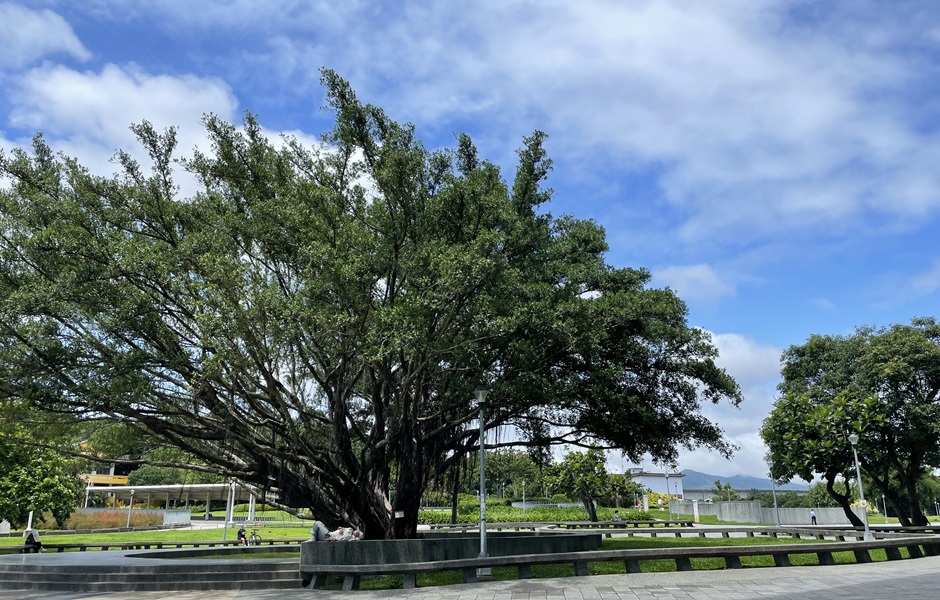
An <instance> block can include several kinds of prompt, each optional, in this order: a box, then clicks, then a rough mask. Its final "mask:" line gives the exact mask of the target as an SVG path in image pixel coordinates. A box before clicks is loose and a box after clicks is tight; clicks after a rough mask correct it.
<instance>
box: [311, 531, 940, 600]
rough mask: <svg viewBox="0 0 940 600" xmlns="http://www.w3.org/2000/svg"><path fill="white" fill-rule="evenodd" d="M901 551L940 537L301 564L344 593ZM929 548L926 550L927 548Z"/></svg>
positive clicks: (938, 548)
mask: <svg viewBox="0 0 940 600" xmlns="http://www.w3.org/2000/svg"><path fill="white" fill-rule="evenodd" d="M901 548H907V549H908V553H909V555H910V557H911V558H920V557H922V556H924V555H927V556H937V555H940V539H938V538H932V537H919V538H903V539H899V538H892V539H880V540H874V541H869V542H826V543H822V544H818V543H809V544H780V545H770V546H711V547H702V548H661V549H644V550H595V551H588V552H564V553H556V554H522V555H514V556H486V557H476V558H467V559H458V560H442V561H432V562H420V563H396V564H375V565H325V564H301V565H300V576H301V584H302V585H303V586H304V587H308V586H309V587H312V588H322V587H324V586H325V585H326V580H327V577H329V576H340V577H343V589H344V590H346V591H350V590H355V589H359V583H360V580H361V578H362V577H363V576H370V575H402V576H403V577H404V586H405V587H406V588H414V587H416V586H417V576H418V574H419V573H437V572H440V571H450V570H459V571H462V572H463V580H464V583H474V582H476V581H477V569H485V568H493V567H507V566H514V567H516V568H517V576H518V578H519V579H529V578H531V577H532V567H533V566H534V565H550V564H571V565H573V566H574V573H575V575H578V576H584V575H588V574H589V571H588V564H589V563H592V562H609V561H623V563H624V568H625V570H626V572H627V573H639V572H640V562H641V561H644V560H673V561H675V564H676V570H678V571H691V570H692V562H691V559H693V558H722V559H724V560H725V565H726V567H727V568H729V569H740V568H741V566H742V565H741V558H744V557H751V556H772V557H773V560H774V566H778V567H786V566H790V555H799V554H815V555H816V557H817V560H818V561H819V564H820V565H832V564H835V561H834V559H833V556H832V555H833V553H835V552H852V553H853V554H854V556H855V560H856V562H858V563H868V562H871V555H870V554H869V552H870V551H871V550H885V552H886V554H887V557H888V560H900V559H901V558H902V557H901V553H900V549H901ZM921 548H923V550H921Z"/></svg>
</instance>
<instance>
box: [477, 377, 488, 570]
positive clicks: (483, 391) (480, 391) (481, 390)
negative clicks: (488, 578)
mask: <svg viewBox="0 0 940 600" xmlns="http://www.w3.org/2000/svg"><path fill="white" fill-rule="evenodd" d="M489 393H490V390H489V389H488V388H487V387H486V386H485V385H483V384H482V383H481V384H480V385H478V386H477V388H476V389H475V390H473V397H474V398H475V399H476V401H477V406H478V407H479V408H480V558H483V557H485V556H486V445H485V438H484V435H485V434H484V427H485V425H486V421H485V420H484V419H483V403H484V402H485V401H486V395H487V394H489ZM477 572H478V574H480V575H489V573H490V570H489V569H488V568H486V569H479V570H478V571H477Z"/></svg>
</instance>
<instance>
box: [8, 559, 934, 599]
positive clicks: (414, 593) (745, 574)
mask: <svg viewBox="0 0 940 600" xmlns="http://www.w3.org/2000/svg"><path fill="white" fill-rule="evenodd" d="M938 597H940V557H938V556H935V557H927V558H921V559H916V560H904V561H892V562H881V563H870V564H861V565H859V564H851V565H837V566H831V567H787V568H783V567H765V568H759V569H756V568H755V569H739V570H738V569H736V570H722V571H691V572H671V573H641V574H636V575H594V576H591V577H564V578H554V579H529V580H523V581H493V582H486V583H478V584H460V585H451V586H444V587H434V588H418V589H416V590H383V591H358V592H340V591H323V590H300V589H298V590H296V591H292V590H271V591H247V590H246V591H218V592H212V591H209V592H207V591H200V592H120V593H110V594H93V593H75V594H54V593H50V592H15V591H9V592H0V599H3V600H26V599H39V598H42V599H43V600H78V599H80V600H132V599H133V600H157V599H163V598H176V599H180V600H301V599H303V600H341V599H343V600H345V599H353V600H380V599H381V600H385V599H391V600H395V599H402V600H404V599H407V600H751V599H760V600H825V599H849V598H851V599H861V600H869V599H870V600H875V599H878V600H884V599H889V600H906V599H915V598H925V599H933V598H938Z"/></svg>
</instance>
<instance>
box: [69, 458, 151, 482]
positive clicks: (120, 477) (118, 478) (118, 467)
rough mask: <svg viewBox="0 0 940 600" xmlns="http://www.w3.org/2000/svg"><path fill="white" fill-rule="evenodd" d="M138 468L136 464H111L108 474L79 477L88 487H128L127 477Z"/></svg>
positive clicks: (83, 474)
mask: <svg viewBox="0 0 940 600" xmlns="http://www.w3.org/2000/svg"><path fill="white" fill-rule="evenodd" d="M137 467H138V465H137V464H136V463H111V466H110V467H109V468H108V472H107V473H99V472H98V471H92V472H91V473H82V474H81V475H79V477H80V478H81V479H82V480H83V481H84V482H85V484H86V485H127V476H128V475H130V472H131V471H133V470H134V469H136V468H137Z"/></svg>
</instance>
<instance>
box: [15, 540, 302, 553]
mask: <svg viewBox="0 0 940 600" xmlns="http://www.w3.org/2000/svg"><path fill="white" fill-rule="evenodd" d="M307 539H309V538H303V539H272V540H264V541H262V542H261V544H259V545H262V546H273V545H276V544H277V545H280V544H299V543H300V542H304V541H306V540H307ZM238 545H240V543H239V542H238V540H216V541H211V540H209V541H199V542H107V543H97V544H93V543H87V544H83V543H77V544H45V543H44V544H43V545H42V549H43V550H45V551H46V552H66V551H68V550H74V551H78V552H85V551H88V550H151V549H157V550H160V549H163V548H215V547H226V546H238ZM35 551H36V550H35V549H34V548H31V547H27V546H0V554H26V553H29V552H35Z"/></svg>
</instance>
